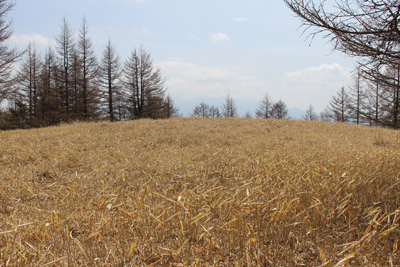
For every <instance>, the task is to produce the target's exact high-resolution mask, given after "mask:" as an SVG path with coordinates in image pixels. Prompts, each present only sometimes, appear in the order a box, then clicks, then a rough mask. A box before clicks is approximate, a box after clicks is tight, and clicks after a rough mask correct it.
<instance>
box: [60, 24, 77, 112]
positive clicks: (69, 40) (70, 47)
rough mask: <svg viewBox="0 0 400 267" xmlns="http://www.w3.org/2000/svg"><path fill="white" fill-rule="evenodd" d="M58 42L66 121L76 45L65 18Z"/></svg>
mask: <svg viewBox="0 0 400 267" xmlns="http://www.w3.org/2000/svg"><path fill="white" fill-rule="evenodd" d="M56 41H57V44H58V46H57V52H58V55H59V56H60V63H61V64H60V65H61V66H60V69H59V70H60V72H61V73H60V75H59V79H60V82H61V87H60V96H61V105H62V107H63V108H64V112H65V116H66V117H64V120H69V119H70V100H71V99H70V98H71V96H70V94H71V83H72V78H71V68H72V62H73V54H74V48H75V43H74V39H73V31H72V29H71V26H70V25H69V23H68V21H67V19H66V18H65V17H64V18H63V21H62V25H61V33H60V34H59V35H58V36H57V37H56Z"/></svg>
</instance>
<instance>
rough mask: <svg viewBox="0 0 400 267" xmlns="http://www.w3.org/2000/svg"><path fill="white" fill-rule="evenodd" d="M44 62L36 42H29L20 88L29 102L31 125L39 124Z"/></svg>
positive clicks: (21, 72)
mask: <svg viewBox="0 0 400 267" xmlns="http://www.w3.org/2000/svg"><path fill="white" fill-rule="evenodd" d="M41 68H42V62H41V59H40V57H39V54H38V52H37V50H36V47H35V44H34V43H29V45H28V49H27V52H26V57H25V59H24V61H23V63H22V68H21V70H20V74H19V76H20V79H19V81H20V90H21V91H22V93H23V94H24V98H25V99H26V102H27V103H28V107H27V108H28V114H29V126H30V127H34V126H37V125H38V120H39V118H38V116H39V114H38V111H39V98H40V92H39V91H40V88H39V86H40V84H39V83H40V78H41V77H40V72H41Z"/></svg>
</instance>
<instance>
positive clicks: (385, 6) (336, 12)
mask: <svg viewBox="0 0 400 267" xmlns="http://www.w3.org/2000/svg"><path fill="white" fill-rule="evenodd" d="M284 2H285V3H286V5H287V6H288V7H289V8H290V9H291V10H292V11H293V12H294V14H295V15H296V16H297V17H299V18H300V19H301V23H302V26H304V27H305V29H306V30H307V29H310V28H313V29H314V31H313V32H312V33H311V34H310V35H311V36H312V37H313V36H315V35H316V34H320V33H323V34H324V35H323V36H324V37H326V38H329V40H330V42H331V43H332V45H333V48H334V49H335V50H338V51H341V52H343V53H345V54H348V55H350V56H357V57H362V58H364V59H367V63H375V62H380V63H381V64H384V65H387V64H393V63H397V62H399V61H400V53H399V51H400V47H399V45H398V43H399V39H400V28H399V26H400V24H399V23H398V22H399V12H400V11H399V1H398V0H374V1H365V0H354V1H347V0H338V1H333V2H332V1H323V0H320V1H318V0H284ZM331 3H332V5H330V4H331Z"/></svg>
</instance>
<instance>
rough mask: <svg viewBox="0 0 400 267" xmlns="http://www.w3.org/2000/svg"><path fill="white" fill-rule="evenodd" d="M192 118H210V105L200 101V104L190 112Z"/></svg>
mask: <svg viewBox="0 0 400 267" xmlns="http://www.w3.org/2000/svg"><path fill="white" fill-rule="evenodd" d="M192 116H193V117H203V118H208V117H210V105H208V104H207V103H206V102H204V101H202V102H200V104H198V105H197V106H195V107H194V109H193V112H192Z"/></svg>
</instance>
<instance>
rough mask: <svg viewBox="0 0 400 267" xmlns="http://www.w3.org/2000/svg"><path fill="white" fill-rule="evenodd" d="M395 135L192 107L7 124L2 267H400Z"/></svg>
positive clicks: (1, 141)
mask: <svg viewBox="0 0 400 267" xmlns="http://www.w3.org/2000/svg"><path fill="white" fill-rule="evenodd" d="M398 137H399V134H398V132H396V131H391V130H385V129H376V128H367V127H355V126H349V125H345V124H330V123H319V122H303V121H281V120H256V119H215V120H213V119H186V118H180V119H171V120H160V121H153V120H140V121H130V122H119V123H76V124H71V125H62V126H60V127H50V128H43V129H34V130H24V131H23V130H21V131H9V132H0V179H1V180H0V181H1V183H0V187H1V188H0V266H332V267H333V266H399V265H400V255H399V252H398V245H399V244H398V242H399V238H400V232H399V227H398V226H399V220H400V194H399V190H400V179H399V178H400V176H399V173H400V157H399V156H400V143H399V141H398V140H399V138H398Z"/></svg>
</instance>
